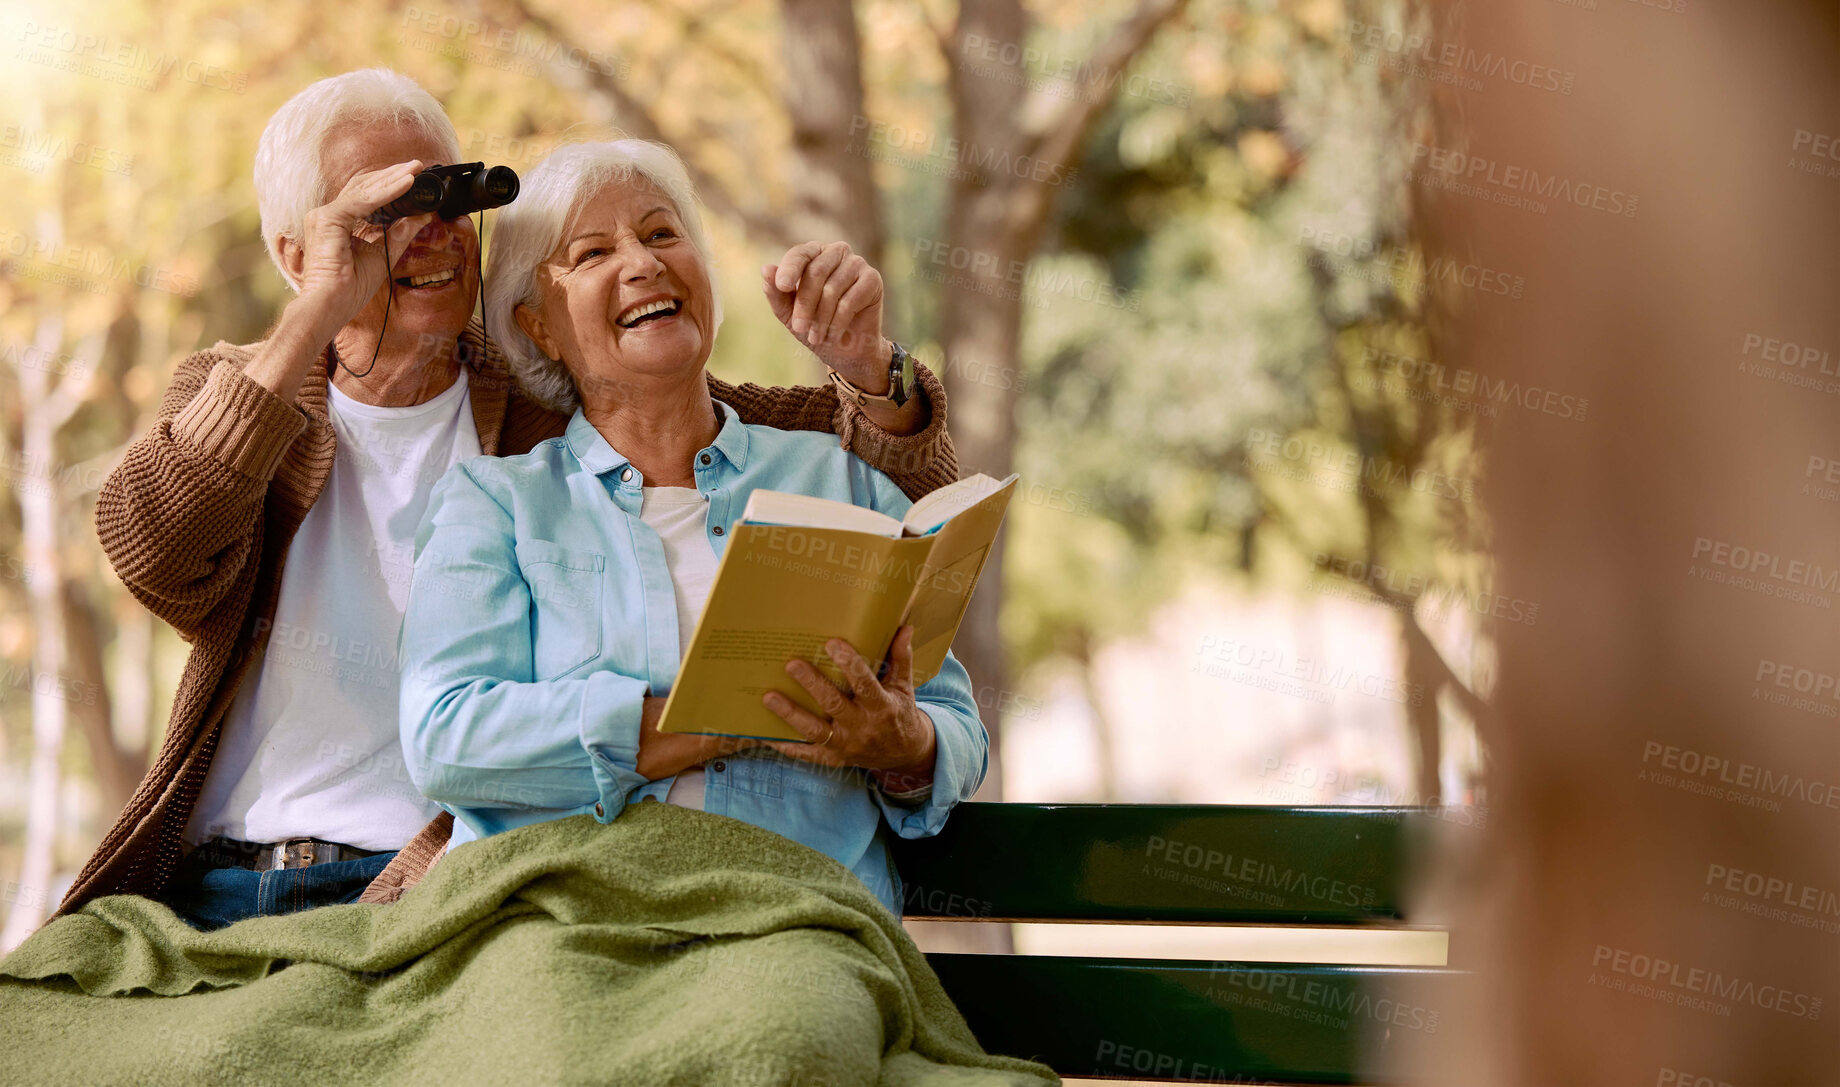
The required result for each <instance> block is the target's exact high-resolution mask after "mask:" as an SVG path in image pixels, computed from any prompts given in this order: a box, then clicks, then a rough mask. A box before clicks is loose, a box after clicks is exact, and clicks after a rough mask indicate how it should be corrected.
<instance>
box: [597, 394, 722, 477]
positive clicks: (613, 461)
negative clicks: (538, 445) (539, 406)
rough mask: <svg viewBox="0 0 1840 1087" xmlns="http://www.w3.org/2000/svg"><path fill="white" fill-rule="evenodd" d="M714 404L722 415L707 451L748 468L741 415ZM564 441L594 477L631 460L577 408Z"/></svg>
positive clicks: (718, 403) (720, 404)
mask: <svg viewBox="0 0 1840 1087" xmlns="http://www.w3.org/2000/svg"><path fill="white" fill-rule="evenodd" d="M715 404H716V407H717V409H719V410H720V411H721V413H722V429H721V430H719V431H717V432H716V440H715V441H714V443H712V444H711V445H710V446H709V447H708V448H709V449H712V450H714V451H715V452H717V453H720V454H722V458H723V459H724V460H726V461H728V463H729V464H730V465H732V466H733V467H734V468H735V469H736V470H737V471H739V470H740V469H743V468H746V467H747V455H748V431H747V424H745V423H743V422H742V421H741V416H740V415H739V414H738V413H736V411H735V409H734V408H732V407H730V406H729V405H728V404H726V403H724V402H723V401H720V400H717V401H716V402H715ZM563 440H564V441H566V442H568V444H569V452H571V453H573V454H575V459H576V460H578V461H580V462H581V466H582V467H583V468H586V469H587V470H588V471H590V472H592V473H594V474H595V475H597V476H598V475H605V474H606V473H608V472H611V471H614V470H616V469H619V468H624V467H626V466H627V465H628V464H631V463H632V461H631V459H630V458H628V457H626V456H625V455H623V454H621V452H620V451H619V450H617V449H615V448H614V447H613V446H611V445H609V444H607V439H606V438H604V437H602V436H601V432H600V431H598V430H596V429H594V424H593V423H590V422H588V417H587V416H586V415H583V414H582V412H581V409H580V408H576V409H575V414H574V415H573V416H571V417H570V418H569V425H568V429H567V430H565V431H563Z"/></svg>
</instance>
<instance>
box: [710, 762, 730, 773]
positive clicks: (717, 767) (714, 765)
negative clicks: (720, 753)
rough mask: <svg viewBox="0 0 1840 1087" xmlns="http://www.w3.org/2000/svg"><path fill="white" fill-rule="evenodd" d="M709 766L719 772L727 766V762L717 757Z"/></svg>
mask: <svg viewBox="0 0 1840 1087" xmlns="http://www.w3.org/2000/svg"><path fill="white" fill-rule="evenodd" d="M709 768H710V769H711V770H714V771H715V772H716V773H718V774H719V773H721V772H722V771H723V770H725V769H727V768H728V764H727V763H725V762H723V761H722V760H721V759H717V760H716V761H714V762H712V763H710V764H709Z"/></svg>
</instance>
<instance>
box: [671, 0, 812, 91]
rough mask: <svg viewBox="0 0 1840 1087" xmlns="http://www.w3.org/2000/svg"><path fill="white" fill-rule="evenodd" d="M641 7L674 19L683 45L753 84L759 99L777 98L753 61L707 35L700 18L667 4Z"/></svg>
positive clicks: (771, 82) (695, 14) (764, 75)
mask: <svg viewBox="0 0 1840 1087" xmlns="http://www.w3.org/2000/svg"><path fill="white" fill-rule="evenodd" d="M644 3H645V6H646V7H648V8H651V9H652V10H653V11H656V12H658V13H660V14H663V15H670V16H673V17H675V18H676V19H677V28H678V29H679V30H681V31H683V35H684V38H685V40H686V41H693V42H696V43H697V47H698V48H699V49H701V50H703V51H704V52H706V53H708V54H709V55H710V56H712V57H715V58H716V59H717V60H720V61H722V62H723V63H724V64H727V65H728V66H729V67H730V68H733V69H734V70H735V74H736V75H739V76H740V77H741V78H742V79H745V80H746V81H748V82H749V83H751V84H753V85H754V89H755V90H757V91H759V92H760V93H761V94H762V95H764V96H766V97H777V96H778V94H779V91H778V88H776V87H774V86H773V81H772V80H771V79H770V78H768V76H767V73H766V72H765V71H764V70H763V69H762V68H761V67H760V65H759V64H757V63H755V61H754V58H752V57H749V56H746V55H744V54H742V53H740V52H737V51H736V50H735V49H733V48H731V47H730V46H729V45H728V44H726V43H725V42H722V41H718V40H717V39H716V37H715V35H714V34H712V33H710V31H709V26H708V24H707V23H706V22H704V20H703V16H702V15H701V14H698V13H694V12H688V11H684V10H682V9H680V8H678V7H677V6H676V5H675V4H672V3H669V2H667V0H644Z"/></svg>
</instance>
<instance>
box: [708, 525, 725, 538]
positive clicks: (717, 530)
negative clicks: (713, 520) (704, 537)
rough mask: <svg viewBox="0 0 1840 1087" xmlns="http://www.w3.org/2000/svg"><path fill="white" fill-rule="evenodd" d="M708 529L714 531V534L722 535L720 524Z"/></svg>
mask: <svg viewBox="0 0 1840 1087" xmlns="http://www.w3.org/2000/svg"><path fill="white" fill-rule="evenodd" d="M709 531H711V532H713V533H715V534H716V535H718V536H720V535H722V526H721V525H717V526H716V527H714V528H712V529H710V530H709Z"/></svg>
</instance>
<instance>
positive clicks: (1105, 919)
mask: <svg viewBox="0 0 1840 1087" xmlns="http://www.w3.org/2000/svg"><path fill="white" fill-rule="evenodd" d="M1438 825H1439V816H1438V814H1437V812H1436V811H1435V810H1432V809H1422V808H1372V807H1364V808H1353V807H1334V808H1278V807H1238V806H1207V805H1163V804H1127V805H1111V804H1052V805H1038V804H982V803H969V804H963V805H960V806H959V807H958V808H957V809H956V810H955V811H954V812H953V813H952V817H951V818H950V819H949V820H948V821H947V823H946V826H945V829H944V830H943V831H942V832H941V833H940V834H939V835H938V836H937V837H935V838H920V839H901V840H898V841H896V842H895V845H894V855H895V864H896V867H897V868H899V870H900V872H901V879H902V882H903V884H904V895H905V903H904V905H905V908H904V911H903V912H904V914H905V916H907V917H909V918H914V919H918V920H959V921H981V920H1002V921H1047V922H1084V923H1111V924H1120V923H1153V924H1208V925H1261V926H1265V925H1309V926H1360V927H1389V928H1400V927H1436V926H1432V925H1429V924H1428V923H1427V921H1426V919H1424V918H1411V919H1408V918H1407V916H1406V911H1405V903H1404V897H1405V890H1406V887H1407V882H1406V875H1407V872H1408V870H1409V866H1410V864H1411V862H1412V858H1413V856H1414V855H1416V854H1417V853H1418V851H1419V850H1421V849H1422V848H1424V845H1425V844H1426V843H1427V842H1428V841H1429V835H1430V834H1431V833H1432V832H1433V831H1434V830H1435V829H1436V827H1437V826H1438ZM1446 825H1448V824H1446ZM928 960H929V961H930V962H931V964H932V966H933V969H934V970H935V971H936V972H937V973H938V975H939V978H940V981H941V982H943V983H944V985H945V988H946V991H947V992H949V993H950V994H951V996H952V999H953V1000H954V1001H955V1002H956V1003H957V1004H958V1007H959V1009H960V1010H961V1011H962V1012H963V1013H964V1015H965V1019H966V1021H967V1022H968V1023H969V1024H970V1026H971V1029H972V1031H973V1032H974V1033H975V1034H976V1035H977V1037H978V1040H979V1041H980V1042H981V1043H983V1045H984V1048H985V1049H987V1050H989V1051H990V1052H993V1053H1005V1054H1010V1055H1014V1056H1020V1057H1029V1058H1033V1059H1035V1060H1039V1061H1042V1062H1044V1063H1046V1064H1047V1065H1049V1066H1050V1067H1052V1068H1053V1069H1055V1070H1056V1071H1057V1072H1059V1073H1061V1074H1062V1075H1065V1076H1091V1077H1116V1078H1131V1079H1146V1080H1168V1081H1178V1082H1258V1081H1277V1082H1282V1083H1367V1082H1376V1081H1380V1080H1385V1079H1387V1078H1389V1074H1388V1069H1390V1068H1393V1067H1398V1066H1401V1065H1403V1064H1409V1063H1411V1062H1413V1061H1414V1060H1415V1059H1416V1057H1418V1056H1422V1055H1423V1054H1422V1051H1423V1050H1424V1049H1426V1048H1427V1047H1433V1046H1435V1045H1437V1044H1438V1041H1439V1036H1440V1027H1441V1026H1444V1025H1447V1020H1448V1017H1449V1015H1450V1011H1451V1004H1450V1003H1449V1002H1451V1001H1455V1000H1459V999H1461V998H1460V996H1459V995H1458V993H1457V989H1456V986H1457V985H1458V984H1459V983H1460V981H1461V978H1462V977H1463V976H1464V975H1463V974H1462V972H1460V971H1456V970H1451V969H1448V968H1444V967H1435V968H1434V967H1410V966H1386V967H1379V966H1352V965H1344V966H1336V965H1309V964H1287V963H1253V962H1206V961H1199V960H1179V959H1119V958H1093V957H1061V956H1052V957H1050V956H1026V955H964V954H930V955H928ZM1445 1036H1446V1037H1447V1036H1448V1035H1447V1034H1446V1035H1445Z"/></svg>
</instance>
